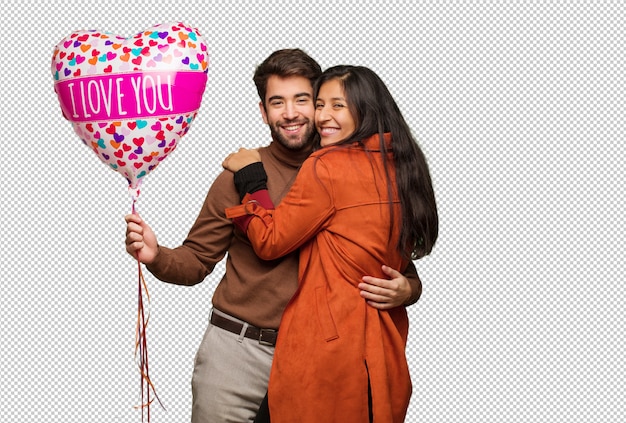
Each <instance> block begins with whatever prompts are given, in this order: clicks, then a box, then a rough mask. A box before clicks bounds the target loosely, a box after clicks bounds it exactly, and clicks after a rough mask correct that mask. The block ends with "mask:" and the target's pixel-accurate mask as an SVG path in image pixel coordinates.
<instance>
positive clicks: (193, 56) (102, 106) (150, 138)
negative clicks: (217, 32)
mask: <svg viewBox="0 0 626 423" xmlns="http://www.w3.org/2000/svg"><path fill="white" fill-rule="evenodd" d="M208 65H209V56H208V52H207V44H206V41H205V40H204V38H203V37H202V36H201V35H200V34H199V32H198V31H197V30H196V29H195V28H191V27H189V26H188V25H185V24H184V23H182V22H172V23H165V24H161V25H156V26H154V27H152V28H149V29H147V30H145V31H142V32H140V33H138V34H137V35H135V36H132V37H128V38H124V37H121V36H119V35H114V34H111V33H109V32H104V31H96V30H88V31H77V32H74V33H72V34H71V35H69V36H67V37H65V38H64V39H62V40H61V41H60V42H59V43H58V44H57V45H56V47H55V49H54V53H53V55H52V75H53V77H54V89H55V92H56V93H57V96H58V98H59V102H60V104H61V110H62V111H63V116H64V117H65V118H66V119H68V120H69V121H70V122H71V123H72V126H73V128H74V132H76V134H77V135H78V136H79V137H80V138H81V140H82V141H83V143H85V145H87V146H88V147H90V148H91V149H92V150H93V151H94V152H95V153H96V154H97V155H98V157H99V158H100V159H101V160H102V161H103V162H104V163H106V164H107V165H109V166H110V167H111V168H113V169H114V170H116V171H117V172H119V173H120V174H122V175H123V176H124V177H125V178H126V179H127V180H128V184H129V190H130V192H131V195H132V196H133V199H135V198H136V197H137V196H138V195H139V187H140V185H141V182H142V180H143V178H144V177H145V176H146V175H147V174H148V173H150V172H151V171H152V170H154V168H155V167H156V166H157V165H158V164H159V163H161V162H162V161H163V160H164V159H165V158H166V157H167V156H168V154H169V153H171V152H172V151H173V150H174V149H175V148H176V146H177V144H178V141H179V140H180V139H181V137H182V136H183V135H185V134H186V133H187V131H189V127H190V125H191V122H192V121H193V120H194V118H195V117H196V114H197V112H198V109H199V108H200V103H201V101H202V94H203V93H204V89H205V87H206V81H207V70H208Z"/></svg>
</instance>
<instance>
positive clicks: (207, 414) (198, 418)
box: [191, 309, 274, 423]
mask: <svg viewBox="0 0 626 423" xmlns="http://www.w3.org/2000/svg"><path fill="white" fill-rule="evenodd" d="M212 312H213V313H218V314H220V315H222V316H225V317H228V318H230V319H233V320H235V321H239V322H241V321H240V320H238V319H235V318H234V317H231V316H228V315H226V314H224V313H222V312H220V311H219V310H215V309H213V311H212ZM242 323H243V322H242ZM246 327H247V326H246V325H244V329H243V330H244V331H245V329H246ZM273 356H274V347H272V346H267V345H261V344H259V342H258V341H255V340H252V339H249V338H244V337H243V336H242V335H237V334H234V333H231V332H228V331H226V330H224V329H221V328H218V327H216V326H213V325H211V324H210V323H209V326H208V327H207V330H206V332H205V334H204V337H203V339H202V342H201V343H200V347H199V348H198V352H197V353H196V358H195V364H194V370H193V377H192V380H191V390H192V394H193V404H192V410H191V422H192V423H228V422H232V423H245V422H252V421H253V420H254V417H255V416H256V413H257V411H258V409H259V405H260V404H261V401H262V400H263V397H264V396H265V393H266V392H267V383H268V381H269V375H270V369H271V367H272V358H273Z"/></svg>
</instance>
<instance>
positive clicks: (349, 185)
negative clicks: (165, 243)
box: [224, 66, 438, 423]
mask: <svg viewBox="0 0 626 423" xmlns="http://www.w3.org/2000/svg"><path fill="white" fill-rule="evenodd" d="M314 92H315V96H316V100H315V101H316V102H315V107H316V112H315V124H316V127H317V130H318V132H319V134H320V144H321V147H322V148H320V149H319V150H318V151H316V152H314V153H313V154H312V155H311V156H310V157H309V158H308V159H307V160H306V161H305V162H304V164H303V165H302V169H301V170H300V172H299V173H298V176H297V178H296V181H295V182H294V184H293V186H292V188H291V190H290V191H289V193H288V194H287V195H286V196H285V198H284V199H283V200H282V202H281V203H280V205H279V206H278V207H277V208H276V209H275V210H273V211H269V210H271V209H272V208H273V205H272V204H271V201H269V199H268V196H267V195H266V190H265V189H264V188H265V186H264V182H263V170H262V165H261V164H260V163H254V164H251V165H249V166H246V165H248V164H250V163H251V162H255V161H258V160H257V156H256V154H255V152H254V151H241V152H240V153H236V154H235V155H231V156H230V157H228V158H227V159H226V161H225V163H224V166H225V167H226V168H228V169H230V170H233V171H238V170H240V169H241V170H240V171H239V172H237V174H236V183H237V185H238V189H239V191H240V193H249V194H247V195H246V196H245V198H244V199H243V204H242V205H241V206H238V207H234V208H231V209H228V210H227V215H229V216H230V217H232V218H234V219H235V223H237V225H239V226H240V227H241V228H242V229H243V230H244V231H247V234H248V237H249V239H250V241H251V242H252V244H253V246H254V249H255V251H256V252H257V254H258V255H259V257H261V258H263V259H268V260H269V259H274V258H277V257H280V256H282V255H284V254H287V253H288V252H290V251H293V250H295V249H297V248H300V267H299V282H300V287H299V289H298V291H297V292H296V294H295V295H294V297H293V298H292V299H291V301H290V303H289V305H288V306H287V308H286V310H285V312H284V314H283V319H282V321H281V326H280V336H279V337H278V341H277V344H276V351H275V356H274V362H273V365H272V371H271V374H270V382H269V388H268V399H269V409H270V415H271V418H272V422H274V423H281V422H290V423H291V422H296V421H297V422H320V421H324V422H326V421H328V422H364V421H370V422H376V423H378V422H394V423H395V422H402V421H404V417H405V415H406V410H407V407H408V403H409V398H410V396H411V381H410V376H409V370H408V366H407V362H406V355H405V347H406V340H407V333H408V319H407V314H406V310H405V309H404V307H397V308H394V309H391V310H377V309H374V308H372V307H368V306H367V305H366V303H365V301H364V300H363V299H362V298H361V297H360V295H359V289H358V283H359V281H360V275H363V274H372V275H380V276H381V277H382V275H381V273H380V272H381V270H380V266H379V263H381V262H382V263H386V264H387V265H388V266H390V267H391V268H395V269H404V268H405V267H406V265H407V263H408V261H409V260H410V259H417V258H420V257H422V256H424V255H426V254H429V253H430V252H431V250H432V248H433V245H434V243H435V240H436V238H437V233H438V217H437V209H436V204H435V197H434V193H433V188H432V183H431V179H430V175H429V171H428V165H427V163H426V159H425V157H424V155H423V153H422V152H421V150H420V149H419V147H418V145H417V143H416V142H415V140H414V139H413V137H412V135H411V132H410V129H409V128H408V126H407V124H406V122H405V120H404V118H403V117H402V114H401V113H400V110H399V108H398V107H397V105H396V103H395V101H394V100H393V98H392V96H391V94H390V93H389V91H388V89H387V87H386V86H385V84H384V83H383V82H382V81H381V79H380V78H379V77H378V76H377V75H376V74H375V73H374V72H372V71H371V70H369V69H367V68H365V67H357V66H336V67H332V68H330V69H328V70H326V71H325V72H324V73H323V74H322V76H321V77H320V79H319V80H318V82H317V83H316V85H315V89H314ZM244 166H246V167H244ZM242 168H243V169H242ZM303 222H306V223H307V224H305V225H303V224H302V223H303Z"/></svg>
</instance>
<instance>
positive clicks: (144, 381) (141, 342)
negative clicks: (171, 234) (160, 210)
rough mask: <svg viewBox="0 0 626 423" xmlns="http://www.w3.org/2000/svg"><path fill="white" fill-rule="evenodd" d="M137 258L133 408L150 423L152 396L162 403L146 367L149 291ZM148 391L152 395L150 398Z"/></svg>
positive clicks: (142, 419)
mask: <svg viewBox="0 0 626 423" xmlns="http://www.w3.org/2000/svg"><path fill="white" fill-rule="evenodd" d="M132 212H133V214H135V213H136V212H135V201H133V209H132ZM135 258H136V259H137V274H138V278H137V290H138V295H137V327H136V331H135V361H136V362H137V364H138V366H139V373H140V375H141V405H139V406H136V407H135V408H141V421H142V423H143V421H144V415H145V414H147V418H148V420H147V421H148V423H150V405H151V404H152V402H153V401H154V398H156V399H157V401H158V402H159V404H160V405H161V408H163V409H165V407H163V403H162V402H161V400H160V399H159V396H158V395H157V393H156V390H155V389H154V384H153V383H152V380H151V379H150V371H149V367H148V344H147V341H146V327H147V326H148V321H149V320H150V312H149V311H148V313H146V312H145V310H144V301H143V300H144V292H145V297H146V300H147V305H148V306H149V305H150V293H149V292H148V285H147V284H146V280H145V279H144V277H143V272H142V271H141V262H140V261H139V253H137V254H136V255H135ZM150 393H152V394H153V395H154V397H153V398H151V396H150Z"/></svg>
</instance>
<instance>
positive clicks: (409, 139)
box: [313, 65, 439, 259]
mask: <svg viewBox="0 0 626 423" xmlns="http://www.w3.org/2000/svg"><path fill="white" fill-rule="evenodd" d="M332 79H337V80H338V81H339V82H340V83H341V84H342V87H343V91H344V95H345V97H346V102H347V104H348V109H349V110H350V112H351V114H352V117H353V118H354V120H355V124H356V125H355V126H356V130H355V131H354V133H352V134H351V135H350V136H349V137H348V138H347V139H345V140H342V141H341V142H340V143H338V144H351V143H354V142H358V143H362V141H363V140H365V139H366V138H369V137H371V136H372V135H374V134H378V135H379V139H380V150H381V154H382V158H383V164H384V168H385V171H386V173H387V181H388V184H387V185H388V192H389V206H390V208H391V210H392V215H391V217H392V222H391V224H393V219H394V217H393V207H392V203H391V201H392V196H391V193H392V192H393V190H392V186H391V183H390V181H391V179H390V176H389V171H388V168H389V166H388V165H387V163H386V161H387V157H388V154H387V153H388V150H387V147H386V145H385V142H384V138H383V134H384V133H386V132H389V133H391V146H392V157H393V164H394V166H395V172H396V185H397V190H398V194H399V197H400V203H401V209H402V225H401V228H400V239H399V241H398V249H399V250H400V251H401V252H402V254H403V255H404V256H405V257H406V258H412V259H417V258H420V257H423V256H425V255H427V254H429V253H430V252H431V250H432V248H433V246H434V244H435V241H436V239H437V235H438V231H439V218H438V215H437V205H436V202H435V194H434V191H433V187H432V182H431V178H430V172H429V170H428V164H427V162H426V157H425V156H424V153H422V150H421V149H420V148H419V146H418V144H417V142H416V141H415V139H414V138H413V135H412V134H411V130H410V129H409V127H408V125H407V123H406V121H405V120H404V117H403V116H402V113H401V112H400V109H399V108H398V106H397V104H396V102H395V101H394V99H393V97H392V96H391V93H390V92H389V90H388V89H387V86H386V85H385V83H384V82H383V81H382V80H381V79H380V77H378V75H376V73H374V72H373V71H372V70H370V69H368V68H366V67H363V66H346V65H341V66H334V67H331V68H329V69H327V70H326V71H324V72H323V73H322V75H321V76H320V78H319V79H318V80H317V82H316V83H315V86H314V89H313V92H314V93H315V96H317V94H318V93H319V89H320V87H321V86H322V84H324V83H325V82H327V81H330V80H332Z"/></svg>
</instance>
